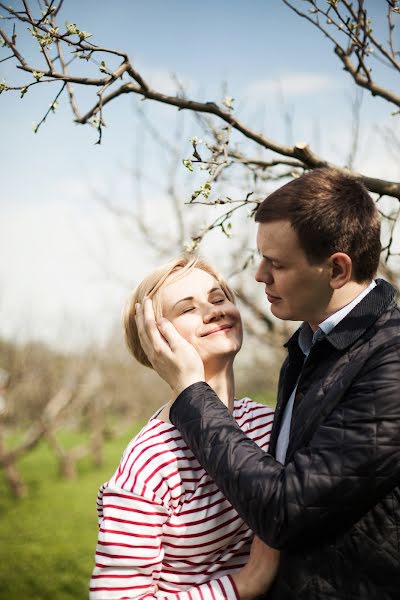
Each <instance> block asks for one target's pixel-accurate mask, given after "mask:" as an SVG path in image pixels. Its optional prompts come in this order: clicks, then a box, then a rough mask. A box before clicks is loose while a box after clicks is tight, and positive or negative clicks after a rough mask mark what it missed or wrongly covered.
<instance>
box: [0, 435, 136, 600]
mask: <svg viewBox="0 0 400 600" xmlns="http://www.w3.org/2000/svg"><path fill="white" fill-rule="evenodd" d="M138 429H139V426H138V427H135V428H133V429H132V431H131V432H130V433H128V434H126V435H125V436H123V437H122V438H119V439H118V440H112V441H109V442H107V444H106V447H105V452H104V456H105V464H104V466H103V467H101V469H99V468H97V469H96V468H94V467H93V466H92V464H91V462H90V459H83V460H82V461H80V463H79V467H78V473H79V475H78V477H77V479H76V480H73V481H66V480H61V479H60V478H59V476H58V472H57V462H56V460H55V458H54V455H53V454H52V453H51V452H50V451H49V449H48V447H47V445H46V444H45V443H43V444H40V445H39V446H38V447H37V448H35V450H33V451H32V452H31V453H30V454H29V455H27V456H26V457H24V458H23V459H21V460H20V462H19V465H18V468H19V471H20V473H21V475H22V477H23V479H24V481H25V483H26V484H27V486H28V496H27V497H26V498H22V499H18V500H16V499H15V498H13V497H12V496H11V494H10V492H9V489H8V486H7V484H6V483H5V481H4V480H3V478H2V476H0V540H1V543H0V590H1V591H0V597H1V598H7V600H22V599H25V598H26V599H28V598H29V600H72V599H73V600H80V599H81V598H82V599H85V598H87V596H88V582H89V578H90V574H91V571H92V568H93V557H94V550H95V545H96V538H97V519H96V495H97V490H98V487H99V485H100V484H101V483H103V482H104V481H106V480H107V479H108V478H109V477H110V476H111V475H112V473H113V471H114V470H115V468H116V466H117V465H118V462H119V459H120V456H121V453H122V451H123V450H124V448H125V446H126V444H127V442H128V441H129V439H130V438H131V437H132V435H133V434H134V433H136V431H137V430H138ZM62 439H63V442H64V443H65V445H66V446H70V447H71V446H75V445H77V444H78V443H79V442H82V441H83V439H84V436H82V435H78V434H72V433H68V434H67V433H64V434H63V437H62Z"/></svg>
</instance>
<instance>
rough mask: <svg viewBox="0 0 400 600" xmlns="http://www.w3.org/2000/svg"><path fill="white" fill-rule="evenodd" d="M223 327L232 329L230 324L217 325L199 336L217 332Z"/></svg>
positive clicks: (223, 328) (222, 329)
mask: <svg viewBox="0 0 400 600" xmlns="http://www.w3.org/2000/svg"><path fill="white" fill-rule="evenodd" d="M225 329H232V325H220V326H219V327H214V329H211V330H210V331H207V333H203V334H202V336H201V337H206V336H207V335H211V334H212V333H218V331H224V330H225Z"/></svg>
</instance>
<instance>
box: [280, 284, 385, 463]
mask: <svg viewBox="0 0 400 600" xmlns="http://www.w3.org/2000/svg"><path fill="white" fill-rule="evenodd" d="M375 286H376V283H375V281H372V282H371V283H370V284H369V286H368V287H367V288H366V289H365V290H363V291H362V292H361V294H359V295H358V296H356V298H354V300H352V301H351V302H350V304H346V306H344V307H343V308H341V309H340V310H338V311H336V312H335V313H333V315H331V316H330V317H328V318H327V319H325V321H323V322H322V323H320V324H319V327H318V329H317V331H316V332H315V333H313V331H312V329H311V327H310V326H309V325H308V323H305V324H304V326H303V327H302V329H301V331H300V334H299V346H300V349H301V351H302V352H303V354H304V361H305V360H306V358H307V356H308V355H309V353H310V350H311V347H312V346H313V344H315V342H316V341H317V340H319V339H321V338H322V337H324V336H325V335H328V333H330V332H331V331H332V329H333V328H334V327H336V325H338V323H340V321H341V320H342V319H344V318H345V316H346V315H348V313H349V312H350V311H351V310H353V308H354V307H355V306H356V305H357V304H358V303H359V302H361V300H362V299H363V298H364V297H365V296H366V295H367V294H369V292H370V291H371V290H372V289H374V287H375ZM299 377H300V375H299ZM296 391H297V383H296V385H295V387H294V390H293V392H292V394H291V396H290V398H289V401H288V403H287V405H286V407H285V412H284V414H283V419H282V425H281V429H280V431H279V436H278V441H277V443H276V455H275V456H276V460H277V461H279V462H280V463H282V464H285V458H286V452H287V448H288V445H289V435H290V423H291V420H292V412H293V403H294V399H295V396H296Z"/></svg>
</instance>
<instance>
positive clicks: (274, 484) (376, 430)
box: [138, 169, 400, 600]
mask: <svg viewBox="0 0 400 600" xmlns="http://www.w3.org/2000/svg"><path fill="white" fill-rule="evenodd" d="M256 221H257V222H258V223H259V227H258V235H257V243H258V248H259V251H260V253H261V255H262V258H261V263H260V266H259V268H258V271H257V274H256V279H257V281H259V282H260V283H263V284H264V285H265V292H266V294H267V299H268V300H269V301H270V303H271V310H272V312H273V314H274V315H275V316H276V317H278V318H281V319H285V320H302V321H304V323H303V324H302V326H301V327H300V328H299V329H298V330H297V331H296V333H295V334H294V335H293V336H292V337H291V339H290V340H289V341H288V343H287V348H288V357H287V359H286V360H285V362H284V364H283V366H282V370H281V374H280V381H279V388H278V401H277V408H276V415H275V421H274V426H273V431H272V437H271V446H270V453H268V454H267V453H264V452H262V451H260V450H259V449H258V448H256V447H255V444H254V443H252V442H251V441H250V440H249V439H248V438H247V437H246V436H245V435H244V434H243V433H242V432H241V431H240V430H239V428H238V427H237V426H236V424H235V422H234V421H233V419H232V418H231V417H230V415H229V413H228V412H227V411H226V409H225V408H224V406H223V405H222V403H221V402H219V401H218V398H217V397H216V395H215V393H214V392H213V390H212V389H211V388H210V387H208V386H207V385H206V384H205V383H204V381H202V380H203V378H204V375H203V373H202V368H201V365H200V361H199V360H198V358H197V357H196V356H195V353H194V352H192V351H191V349H190V348H189V347H188V346H187V345H186V344H183V343H182V340H181V339H180V338H179V336H178V335H177V334H176V332H175V331H174V330H173V328H172V326H171V324H169V323H168V322H166V321H165V320H162V321H161V322H160V323H159V324H158V328H159V329H158V328H157V325H156V324H155V322H154V320H153V319H152V310H151V306H150V304H149V303H146V304H145V307H144V312H143V310H142V309H141V308H138V324H139V326H140V329H141V336H142V338H143V339H142V343H143V344H144V345H145V347H146V351H147V353H148V355H149V358H150V360H151V362H152V364H153V365H154V367H155V368H156V370H157V371H158V372H159V373H160V374H161V375H162V377H164V379H166V381H167V382H169V384H170V385H171V387H172V389H173V390H174V391H175V393H176V395H178V398H177V400H176V401H175V403H174V404H173V406H172V409H171V412H170V418H171V421H172V422H173V423H174V424H175V425H176V427H178V429H179V430H180V431H181V432H182V435H183V437H184V438H185V440H186V441H187V443H188V445H189V446H190V448H191V449H192V450H193V452H194V454H195V456H196V457H197V458H198V460H199V461H200V463H201V464H202V465H203V466H204V468H205V469H206V470H207V471H208V472H209V473H210V475H211V476H212V477H213V478H214V480H215V481H216V483H217V485H218V486H219V487H220V489H221V490H222V491H223V493H224V494H225V495H226V497H227V498H228V499H229V500H230V501H231V503H232V504H233V506H234V507H235V508H236V510H237V511H238V512H239V514H240V515H241V516H242V518H243V519H244V520H245V521H246V522H247V523H248V524H249V525H250V527H251V528H252V529H253V531H254V532H255V533H256V534H257V535H258V536H259V537H260V538H261V539H262V540H263V541H264V542H266V543H267V544H269V545H270V546H272V547H274V548H279V549H280V550H281V563H280V567H279V571H278V575H277V578H276V581H275V584H274V586H273V588H272V589H271V591H270V592H269V593H268V595H267V596H266V597H268V598H271V599H278V598H279V600H286V599H287V600H294V599H296V600H301V599H307V600H314V599H315V600H316V599H318V600H327V599H329V600H339V599H340V600H344V599H346V600H347V599H351V600H356V599H371V600H375V599H376V600H378V599H379V600H385V599H395V598H399V597H400V596H399V594H400V558H399V556H400V487H399V484H400V460H399V458H400V457H399V447H400V328H399V325H400V311H399V308H398V307H397V305H396V304H395V300H394V296H395V291H394V289H393V288H392V287H391V286H390V285H389V284H388V283H387V282H385V281H383V280H380V279H378V280H376V281H375V280H374V277H375V274H376V271H377V268H378V263H379V256H380V224H379V217H378V213H377V210H376V207H375V205H374V203H373V201H372V199H371V198H370V196H369V194H368V193H367V191H366V190H365V188H364V187H363V186H362V185H361V184H360V182H359V181H357V180H356V179H353V178H351V177H349V176H346V175H343V174H342V173H340V172H337V171H334V170H331V169H318V170H315V171H313V172H309V173H307V174H306V175H304V176H302V177H300V178H298V179H296V180H294V181H291V182H290V183H288V184H286V185H285V186H283V187H282V188H280V189H278V190H277V191H275V192H274V193H273V194H271V195H270V196H269V197H268V198H267V199H266V200H264V202H263V203H262V204H261V205H260V206H259V208H258V210H257V213H256ZM160 332H161V333H162V336H161V335H160ZM165 340H167V342H168V343H167V342H166V341H165ZM245 575H246V574H245ZM239 588H240V590H243V589H245V581H243V579H242V575H241V574H239ZM239 594H242V595H245V594H243V593H242V592H241V591H239Z"/></svg>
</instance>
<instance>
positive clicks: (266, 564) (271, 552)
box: [232, 537, 280, 600]
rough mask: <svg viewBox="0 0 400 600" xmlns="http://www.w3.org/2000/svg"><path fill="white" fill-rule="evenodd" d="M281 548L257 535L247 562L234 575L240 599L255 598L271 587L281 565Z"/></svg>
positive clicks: (252, 599) (248, 599)
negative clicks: (273, 545) (266, 542)
mask: <svg viewBox="0 0 400 600" xmlns="http://www.w3.org/2000/svg"><path fill="white" fill-rule="evenodd" d="M279 556H280V552H279V550H275V549H274V548H271V547H270V546H267V544H264V542H262V541H261V540H260V538H258V537H255V538H254V540H253V543H252V546H251V551H250V557H249V560H248V561H247V564H246V565H245V566H244V567H243V568H242V569H241V570H240V571H238V572H237V573H234V574H233V575H232V578H233V581H234V582H235V585H236V589H237V591H238V594H239V597H240V600H254V599H255V598H258V597H259V596H261V595H262V594H263V593H265V592H266V591H267V590H269V588H270V587H271V584H272V582H273V580H274V579H275V576H276V573H277V571H278V566H279Z"/></svg>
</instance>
